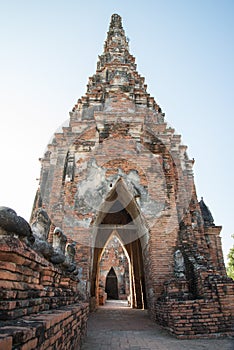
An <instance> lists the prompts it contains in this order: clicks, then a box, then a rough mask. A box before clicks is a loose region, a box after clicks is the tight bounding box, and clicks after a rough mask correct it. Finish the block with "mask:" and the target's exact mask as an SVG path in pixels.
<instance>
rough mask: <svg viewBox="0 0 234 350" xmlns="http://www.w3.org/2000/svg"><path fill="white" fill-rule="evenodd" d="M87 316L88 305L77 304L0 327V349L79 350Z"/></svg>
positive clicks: (84, 333) (84, 332) (85, 330)
mask: <svg viewBox="0 0 234 350" xmlns="http://www.w3.org/2000/svg"><path fill="white" fill-rule="evenodd" d="M88 313H89V305H88V303H77V304H73V305H69V306H65V307H61V308H59V309H56V310H49V311H43V312H41V313H39V314H33V315H30V316H26V317H23V318H21V319H20V320H19V319H17V320H15V321H12V322H11V323H10V324H8V325H5V326H3V327H0V349H4V350H13V349H14V350H31V349H33V350H47V349H48V350H49V349H56V350H57V349H58V350H59V349H61V350H79V349H80V348H81V344H82V341H83V339H84V338H85V336H86V333H87V320H88Z"/></svg>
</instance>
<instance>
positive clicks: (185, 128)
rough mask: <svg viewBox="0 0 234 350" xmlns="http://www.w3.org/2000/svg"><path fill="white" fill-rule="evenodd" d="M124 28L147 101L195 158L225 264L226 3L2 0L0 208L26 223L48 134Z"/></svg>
mask: <svg viewBox="0 0 234 350" xmlns="http://www.w3.org/2000/svg"><path fill="white" fill-rule="evenodd" d="M113 13H118V14H120V15H121V16H122V18H123V26H124V29H125V32H126V35H127V36H128V37H129V38H130V51H131V53H132V54H133V55H134V56H135V57H136V62H137V64H138V71H139V73H140V74H141V75H142V76H144V77H145V78H146V83H147V84H148V92H149V93H150V94H151V95H152V96H154V97H155V99H156V101H157V102H158V103H159V105H160V106H161V107H162V109H163V111H164V112H165V113H166V120H167V122H168V123H169V124H170V125H172V126H173V127H174V128H175V129H176V131H177V132H178V133H179V134H181V135H182V139H183V142H184V143H185V144H186V145H188V147H189V148H188V153H189V156H190V158H195V166H194V173H195V183H196V188H197V193H198V197H200V196H203V197H204V200H205V202H206V203H207V205H208V206H209V208H210V210H211V211H212V214H213V216H214V219H215V223H216V224H217V225H222V226H223V230H222V241H223V248H224V255H225V257H226V255H227V253H228V251H229V249H230V247H231V245H232V244H233V240H232V238H231V234H233V233H234V224H233V221H232V219H233V216H234V206H233V198H234V186H233V180H234V157H233V152H234V137H233V129H234V1H233V0H230V1H228V0H163V1H162V0H145V1H133V0H132V1H130V0H118V1H111V0H108V1H107V0H101V1H94V0H90V1H80V0H76V1H75V0H40V1H36V0H21V1H19V0H7V1H4V0H0V44H1V46H0V49H1V54H0V77H1V78H0V90H1V91H0V116H1V124H0V126H1V137H0V160H1V172H0V205H5V206H9V207H11V208H13V209H15V210H16V212H17V213H18V215H21V216H23V217H24V218H25V219H27V220H29V217H30V212H31V208H32V204H33V200H34V196H35V192H36V189H37V186H38V183H37V181H36V178H38V177H39V176H40V163H39V161H38V158H39V157H41V156H43V153H44V150H45V148H46V145H47V144H48V142H49V139H50V138H51V136H52V134H53V133H54V131H55V130H56V129H57V128H58V127H59V126H60V125H61V124H62V123H63V122H64V121H65V120H66V119H68V117H69V114H68V113H69V111H70V110H71V109H72V107H73V105H74V104H75V102H76V101H77V99H78V98H79V97H81V96H82V95H84V93H85V91H86V84H87V82H88V77H89V76H91V75H93V74H94V72H95V69H96V62H97V56H98V55H99V54H101V53H102V51H103V43H104V40H105V38H106V32H107V30H108V27H109V22H110V16H111V15H112V14H113Z"/></svg>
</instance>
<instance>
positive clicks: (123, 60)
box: [73, 14, 161, 113]
mask: <svg viewBox="0 0 234 350" xmlns="http://www.w3.org/2000/svg"><path fill="white" fill-rule="evenodd" d="M136 67H137V66H136V64H135V57H133V56H132V55H131V54H130V53H129V45H128V39H127V38H126V36H125V32H124V29H123V27H122V19H121V17H120V16H119V15H117V14H114V15H112V17H111V23H110V27H109V31H108V33H107V39H106V41H105V44H104V52H103V54H102V55H100V56H99V60H98V62H97V70H96V74H94V75H93V76H92V77H90V78H89V81H88V85H87V92H86V95H85V96H83V97H82V98H81V99H79V100H78V102H77V104H76V105H75V106H74V108H73V112H75V111H77V110H78V111H79V110H81V109H83V108H87V107H91V106H95V105H99V104H104V103H105V101H106V99H107V98H111V97H113V96H114V95H116V93H118V92H122V93H124V95H125V96H126V98H128V99H131V100H132V101H133V102H135V104H137V105H143V106H146V107H149V108H151V109H153V110H155V111H157V112H159V113H161V108H160V107H159V106H158V105H157V104H156V102H155V100H154V98H153V97H150V95H149V94H148V93H147V91H146V89H147V85H146V84H145V78H143V77H141V76H140V74H138V72H137V71H136Z"/></svg>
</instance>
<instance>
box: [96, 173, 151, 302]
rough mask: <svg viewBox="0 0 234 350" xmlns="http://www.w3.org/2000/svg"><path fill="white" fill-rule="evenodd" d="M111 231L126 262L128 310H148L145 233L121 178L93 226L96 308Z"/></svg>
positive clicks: (145, 230)
mask: <svg viewBox="0 0 234 350" xmlns="http://www.w3.org/2000/svg"><path fill="white" fill-rule="evenodd" d="M113 232H116V233H117V235H118V238H119V240H120V242H121V244H122V246H123V248H124V250H125V252H126V256H127V257H128V259H129V279H130V282H129V285H130V292H129V294H130V298H129V299H130V304H131V307H133V308H139V309H144V308H147V299H146V287H145V285H146V283H145V273H144V258H143V248H144V247H145V245H146V240H147V234H148V230H147V229H146V227H145V225H144V222H143V218H142V216H141V213H140V211H139V208H138V206H137V205H136V202H135V198H134V197H133V196H132V195H131V194H130V192H129V190H128V188H127V186H126V185H125V183H124V181H123V180H122V179H120V180H118V181H117V183H116V185H115V187H114V188H113V189H112V190H111V191H110V193H109V195H108V196H107V198H106V200H105V202H104V204H103V206H102V208H101V210H100V212H99V215H98V217H97V219H96V221H95V224H94V236H95V242H94V249H93V264H92V272H91V274H92V280H91V298H92V300H95V304H96V306H98V305H99V295H98V292H99V287H100V286H99V278H100V261H101V257H102V255H103V252H104V250H105V246H106V244H107V242H108V240H109V239H110V237H111V235H112V234H113ZM108 272H109V270H108V271H107V273H108Z"/></svg>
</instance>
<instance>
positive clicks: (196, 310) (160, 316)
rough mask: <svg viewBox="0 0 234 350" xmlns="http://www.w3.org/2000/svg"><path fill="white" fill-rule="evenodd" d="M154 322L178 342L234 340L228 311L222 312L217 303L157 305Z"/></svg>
mask: <svg viewBox="0 0 234 350" xmlns="http://www.w3.org/2000/svg"><path fill="white" fill-rule="evenodd" d="M230 306H231V305H230ZM153 318H154V319H155V320H156V321H157V322H158V323H159V324H161V325H162V326H164V327H165V328H167V329H168V330H169V331H170V332H171V333H172V334H174V335H175V336H176V337H178V338H184V339H189V338H191V339H192V338H202V337H204V338H213V337H222V336H234V329H233V325H234V323H233V321H234V320H233V316H232V313H231V310H229V311H227V310H222V306H221V304H220V301H214V300H213V301H212V300H203V299H201V300H200V299H198V300H187V301H167V302H165V301H158V302H157V303H156V305H155V309H154V312H153Z"/></svg>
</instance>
